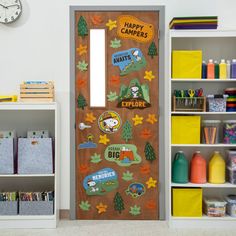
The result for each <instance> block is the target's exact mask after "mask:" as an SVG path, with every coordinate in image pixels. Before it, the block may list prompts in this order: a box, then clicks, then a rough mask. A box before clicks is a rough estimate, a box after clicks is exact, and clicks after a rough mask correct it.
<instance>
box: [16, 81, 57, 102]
mask: <svg viewBox="0 0 236 236" xmlns="http://www.w3.org/2000/svg"><path fill="white" fill-rule="evenodd" d="M20 101H21V102H53V101H54V83H53V82H52V81H48V82H47V81H26V82H24V83H23V84H21V85H20Z"/></svg>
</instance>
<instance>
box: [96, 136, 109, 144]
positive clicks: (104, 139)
mask: <svg viewBox="0 0 236 236" xmlns="http://www.w3.org/2000/svg"><path fill="white" fill-rule="evenodd" d="M98 142H99V143H101V144H104V145H107V144H108V143H109V142H110V139H109V138H107V135H106V134H104V135H100V136H99V141H98Z"/></svg>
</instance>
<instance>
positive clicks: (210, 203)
mask: <svg viewBox="0 0 236 236" xmlns="http://www.w3.org/2000/svg"><path fill="white" fill-rule="evenodd" d="M226 204H227V202H226V201H225V200H223V199H221V198H204V204H203V209H204V213H205V214H206V215H207V216H210V217H223V216H225V212H226Z"/></svg>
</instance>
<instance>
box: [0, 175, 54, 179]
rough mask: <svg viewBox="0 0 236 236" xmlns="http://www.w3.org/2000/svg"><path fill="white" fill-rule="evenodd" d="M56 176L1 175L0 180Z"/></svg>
mask: <svg viewBox="0 0 236 236" xmlns="http://www.w3.org/2000/svg"><path fill="white" fill-rule="evenodd" d="M54 176H55V174H32V175H21V174H15V175H0V178H25V177H30V178H31V177H54Z"/></svg>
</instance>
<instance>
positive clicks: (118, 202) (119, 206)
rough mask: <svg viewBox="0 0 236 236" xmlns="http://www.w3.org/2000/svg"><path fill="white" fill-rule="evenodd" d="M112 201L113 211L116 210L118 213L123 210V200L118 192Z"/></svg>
mask: <svg viewBox="0 0 236 236" xmlns="http://www.w3.org/2000/svg"><path fill="white" fill-rule="evenodd" d="M113 203H114V209H115V211H118V212H119V213H120V214H121V212H122V211H123V210H125V205H124V200H123V198H122V196H121V195H120V193H119V192H117V193H116V195H115V197H114V200H113Z"/></svg>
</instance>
